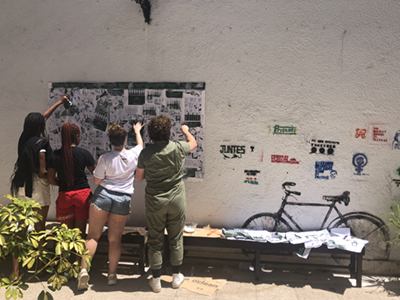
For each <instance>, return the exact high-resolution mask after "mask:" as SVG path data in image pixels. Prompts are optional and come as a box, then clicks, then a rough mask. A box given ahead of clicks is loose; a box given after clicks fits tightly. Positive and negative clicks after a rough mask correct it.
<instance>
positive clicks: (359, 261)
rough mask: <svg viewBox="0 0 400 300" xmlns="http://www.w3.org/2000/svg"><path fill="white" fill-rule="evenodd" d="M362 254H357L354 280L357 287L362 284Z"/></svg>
mask: <svg viewBox="0 0 400 300" xmlns="http://www.w3.org/2000/svg"><path fill="white" fill-rule="evenodd" d="M362 260H363V257H362V254H361V253H359V254H357V264H356V282H357V287H361V286H362Z"/></svg>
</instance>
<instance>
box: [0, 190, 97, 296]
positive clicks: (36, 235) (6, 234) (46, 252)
mask: <svg viewBox="0 0 400 300" xmlns="http://www.w3.org/2000/svg"><path fill="white" fill-rule="evenodd" d="M5 197H6V198H9V199H11V200H12V202H11V203H9V204H7V205H1V204H0V260H1V259H5V258H6V257H7V256H8V255H12V256H13V257H14V258H15V259H17V260H18V262H19V263H20V264H21V265H22V266H23V267H26V268H27V269H29V270H30V269H33V270H34V271H33V273H29V275H28V276H24V274H20V275H19V276H18V277H16V276H15V275H14V274H11V275H10V276H6V275H4V274H0V282H1V286H0V287H1V288H4V289H6V291H5V298H6V299H10V298H11V297H12V298H14V299H17V298H22V297H23V291H25V290H26V289H28V287H29V286H28V284H27V283H28V282H29V281H30V280H32V279H33V278H38V274H39V273H41V272H48V273H50V274H52V275H51V276H50V278H49V279H48V280H47V283H48V284H50V286H48V289H50V290H52V291H56V290H59V289H61V286H62V284H63V283H65V282H67V281H68V279H67V277H66V276H65V275H67V276H69V277H70V278H72V277H75V278H76V277H77V276H78V273H79V270H80V259H78V260H77V261H75V262H72V263H71V262H70V260H69V258H70V257H71V256H72V255H76V256H78V257H80V258H84V259H85V262H86V264H87V265H88V267H89V268H90V259H89V255H88V252H89V251H88V250H87V249H86V246H85V240H84V239H82V237H81V232H80V230H79V229H76V228H75V229H69V228H68V227H67V226H66V225H65V224H62V225H61V226H54V227H53V228H52V229H51V231H40V232H36V231H35V230H31V229H33V228H34V225H35V223H36V222H38V220H39V218H41V216H40V215H39V214H38V213H37V212H36V211H35V210H34V209H36V208H38V209H40V205H39V204H37V203H36V202H34V201H32V200H22V199H18V198H15V197H12V196H10V195H6V196H5ZM40 241H44V244H43V245H42V247H39V242H40ZM49 242H51V243H54V247H49V245H48V243H49ZM46 246H48V247H46ZM39 260H40V261H41V262H43V265H44V266H43V267H42V268H40V269H37V268H35V269H34V267H35V266H36V265H37V262H38V261H39ZM48 289H47V288H46V287H45V286H44V285H43V290H42V292H41V293H40V294H39V295H38V299H46V300H52V299H53V297H52V295H51V294H50V292H49V291H48Z"/></svg>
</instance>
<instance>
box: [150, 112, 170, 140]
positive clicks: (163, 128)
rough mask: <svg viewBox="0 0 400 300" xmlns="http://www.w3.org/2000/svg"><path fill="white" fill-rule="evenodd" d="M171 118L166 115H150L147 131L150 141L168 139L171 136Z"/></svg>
mask: <svg viewBox="0 0 400 300" xmlns="http://www.w3.org/2000/svg"><path fill="white" fill-rule="evenodd" d="M171 123H172V122H171V119H170V118H169V117H168V116H166V115H160V116H157V117H152V118H151V119H150V122H149V124H148V125H147V131H148V133H149V137H150V138H151V140H152V141H154V142H157V141H169V139H170V137H171Z"/></svg>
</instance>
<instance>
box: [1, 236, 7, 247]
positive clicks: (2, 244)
mask: <svg viewBox="0 0 400 300" xmlns="http://www.w3.org/2000/svg"><path fill="white" fill-rule="evenodd" d="M5 242H6V239H5V238H4V236H3V235H1V234H0V246H4V243H5Z"/></svg>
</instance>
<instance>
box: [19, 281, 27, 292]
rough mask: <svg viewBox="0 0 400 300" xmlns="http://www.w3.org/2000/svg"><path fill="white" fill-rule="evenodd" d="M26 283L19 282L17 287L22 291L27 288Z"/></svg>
mask: <svg viewBox="0 0 400 300" xmlns="http://www.w3.org/2000/svg"><path fill="white" fill-rule="evenodd" d="M28 287H29V286H28V285H27V284H26V283H23V284H20V285H19V288H21V289H23V290H24V291H26V290H27V289H28Z"/></svg>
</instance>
